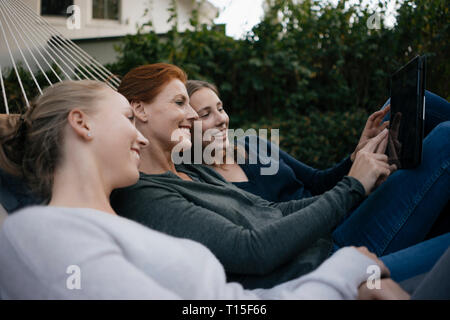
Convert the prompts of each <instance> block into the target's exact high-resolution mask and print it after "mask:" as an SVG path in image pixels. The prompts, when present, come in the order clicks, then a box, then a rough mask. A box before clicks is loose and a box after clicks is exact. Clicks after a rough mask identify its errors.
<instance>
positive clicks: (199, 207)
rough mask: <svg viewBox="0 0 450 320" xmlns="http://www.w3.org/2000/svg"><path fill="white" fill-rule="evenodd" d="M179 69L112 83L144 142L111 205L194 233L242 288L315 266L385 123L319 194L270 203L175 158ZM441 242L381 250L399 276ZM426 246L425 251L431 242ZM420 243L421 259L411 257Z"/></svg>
mask: <svg viewBox="0 0 450 320" xmlns="http://www.w3.org/2000/svg"><path fill="white" fill-rule="evenodd" d="M185 82H186V75H185V74H184V72H182V70H181V69H179V68H178V67H176V66H174V65H170V64H163V63H158V64H151V65H145V66H141V67H138V68H136V69H133V70H131V71H130V72H129V73H127V74H126V75H125V77H124V78H123V79H122V83H121V86H120V87H119V89H118V91H119V92H120V93H121V94H123V95H124V96H125V97H126V98H127V99H128V101H129V102H130V104H131V105H132V107H133V109H134V110H135V114H136V127H137V128H138V129H139V130H140V131H141V132H142V134H143V135H144V136H145V137H146V138H147V139H148V140H149V146H148V148H146V149H145V150H144V151H143V152H142V155H141V160H142V162H141V165H140V178H139V181H138V183H137V184H135V185H134V186H131V187H127V188H124V189H119V190H116V191H115V192H113V193H112V197H111V202H112V205H113V207H114V208H115V210H116V211H117V212H118V213H119V214H120V215H123V216H125V217H128V218H131V219H133V220H135V221H138V222H140V223H142V224H144V225H147V226H149V227H150V228H153V229H156V230H159V231H162V232H165V233H168V234H170V235H173V236H177V237H181V238H189V239H192V240H195V241H198V242H200V243H202V244H204V245H205V246H206V247H208V248H209V249H210V250H211V251H212V252H213V253H214V254H215V255H216V257H217V258H218V259H219V261H221V263H222V264H223V265H224V267H225V270H226V272H227V276H228V279H229V280H231V281H238V282H240V283H242V284H243V285H244V286H245V287H247V288H269V287H272V286H274V285H277V284H279V283H282V282H284V281H287V280H291V279H294V278H296V277H299V276H301V275H304V274H306V273H308V272H310V271H312V270H314V269H316V268H317V267H318V266H319V265H320V263H322V262H323V261H325V260H326V259H327V258H328V257H330V255H331V254H332V253H333V252H334V251H335V250H336V249H337V248H336V245H335V243H334V242H333V239H332V236H331V233H332V230H333V229H334V228H335V227H336V226H337V225H338V224H339V223H340V222H342V221H343V220H344V219H345V218H347V215H348V213H349V212H350V211H351V210H352V209H353V208H354V207H355V206H356V205H358V204H359V203H360V202H361V201H362V200H363V199H364V197H365V196H366V195H368V194H370V193H371V191H372V190H373V188H374V186H375V184H376V182H377V181H378V180H379V179H380V177H382V176H389V174H390V172H391V169H392V168H390V166H389V165H388V164H387V157H386V156H385V155H384V151H385V148H386V144H387V130H383V131H381V132H380V133H379V134H378V135H376V136H375V137H373V138H371V139H369V141H368V142H367V144H366V145H365V146H364V147H363V148H362V149H361V150H360V151H359V152H358V153H357V154H356V156H355V159H354V162H353V164H352V166H351V168H350V170H349V172H348V175H346V176H345V177H343V178H342V180H341V181H339V182H338V183H337V184H336V185H335V186H334V187H333V188H332V189H331V190H329V191H327V192H325V193H323V194H322V195H319V196H316V197H311V198H306V199H302V200H292V201H289V202H282V203H273V202H269V201H267V200H264V199H262V198H260V197H258V196H256V195H253V194H251V193H248V192H246V191H244V190H242V189H239V188H238V187H236V186H234V185H233V184H231V183H229V182H227V181H226V180H225V179H224V178H223V177H222V176H221V175H220V174H218V173H217V172H216V171H215V170H213V169H211V168H209V167H207V166H205V165H192V164H186V163H184V164H179V165H178V164H175V162H174V157H175V156H177V154H178V153H179V152H180V151H182V152H185V151H187V150H189V149H190V148H191V146H192V142H191V135H190V129H191V128H192V127H193V123H194V121H195V120H196V119H197V118H198V115H197V113H196V112H195V111H194V110H193V109H192V107H191V106H190V104H189V97H188V94H187V91H186V88H185V86H184V84H185ZM449 244H450V234H447V235H444V236H441V237H440V238H436V239H432V240H430V241H429V242H428V243H426V245H423V244H421V246H419V247H417V248H414V247H413V248H411V250H409V249H406V251H407V252H401V251H400V252H396V254H395V255H389V256H386V257H383V258H382V259H385V260H386V261H389V265H388V267H392V268H394V270H395V271H396V272H395V273H393V278H394V279H396V277H397V280H403V279H402V276H404V274H405V273H404V271H405V268H403V267H398V268H396V267H397V266H399V265H401V263H402V262H403V261H408V262H409V263H410V266H409V271H410V274H411V276H413V275H415V274H419V273H422V272H425V271H427V270H429V269H430V268H431V266H432V265H433V264H434V262H435V261H437V259H438V258H439V257H440V255H441V254H442V253H443V252H444V251H445V249H446V248H447V247H448V245H449ZM431 248H433V249H434V250H431ZM423 250H426V251H427V252H428V256H427V258H426V259H423V260H424V261H422V262H421V263H417V261H415V260H414V257H416V256H417V253H418V252H422V251H423Z"/></svg>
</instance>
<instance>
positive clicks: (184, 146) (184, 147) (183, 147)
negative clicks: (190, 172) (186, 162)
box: [178, 137, 192, 151]
mask: <svg viewBox="0 0 450 320" xmlns="http://www.w3.org/2000/svg"><path fill="white" fill-rule="evenodd" d="M178 147H179V148H180V151H188V150H190V149H191V148H192V141H191V139H189V138H184V137H183V140H181V142H179V143H178Z"/></svg>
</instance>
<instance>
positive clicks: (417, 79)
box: [386, 56, 426, 169]
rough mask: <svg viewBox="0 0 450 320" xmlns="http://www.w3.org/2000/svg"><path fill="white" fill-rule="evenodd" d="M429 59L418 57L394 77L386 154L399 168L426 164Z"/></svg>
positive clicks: (390, 161)
mask: <svg viewBox="0 0 450 320" xmlns="http://www.w3.org/2000/svg"><path fill="white" fill-rule="evenodd" d="M425 72H426V58H425V57H424V56H417V57H415V58H414V59H412V60H411V61H409V62H408V63H407V64H406V65H405V66H403V67H402V68H401V69H400V70H398V71H396V72H395V73H394V74H393V75H392V76H391V111H390V123H389V137H388V145H387V148H386V154H387V156H388V157H389V164H396V165H397V168H398V169H412V168H416V167H417V166H419V165H420V163H421V162H422V141H423V130H424V120H425Z"/></svg>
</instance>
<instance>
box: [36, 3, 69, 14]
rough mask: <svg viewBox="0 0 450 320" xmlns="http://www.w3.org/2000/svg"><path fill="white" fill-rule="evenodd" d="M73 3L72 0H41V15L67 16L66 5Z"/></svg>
mask: <svg viewBox="0 0 450 320" xmlns="http://www.w3.org/2000/svg"><path fill="white" fill-rule="evenodd" d="M71 5H73V0H41V15H43V16H64V17H66V16H69V15H70V14H67V7H69V6H71Z"/></svg>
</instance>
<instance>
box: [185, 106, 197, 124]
mask: <svg viewBox="0 0 450 320" xmlns="http://www.w3.org/2000/svg"><path fill="white" fill-rule="evenodd" d="M187 119H189V120H197V119H198V114H197V112H196V111H195V110H194V108H192V107H191V105H190V104H189V103H188V106H187Z"/></svg>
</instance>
